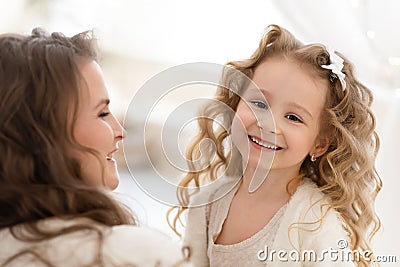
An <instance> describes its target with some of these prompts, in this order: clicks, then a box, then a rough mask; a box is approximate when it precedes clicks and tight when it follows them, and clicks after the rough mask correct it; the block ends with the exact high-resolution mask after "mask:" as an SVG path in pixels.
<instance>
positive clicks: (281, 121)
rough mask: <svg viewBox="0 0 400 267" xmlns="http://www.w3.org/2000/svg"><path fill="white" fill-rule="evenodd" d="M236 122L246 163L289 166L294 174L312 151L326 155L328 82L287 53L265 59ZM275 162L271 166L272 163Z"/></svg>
mask: <svg viewBox="0 0 400 267" xmlns="http://www.w3.org/2000/svg"><path fill="white" fill-rule="evenodd" d="M252 81H253V82H254V84H256V85H257V87H258V88H259V89H257V88H254V86H253V87H251V86H250V87H249V88H248V89H247V90H246V92H245V93H244V95H243V97H242V99H241V100H240V102H239V105H238V107H237V110H236V114H235V117H234V119H233V123H232V139H233V142H234V143H235V145H236V146H237V147H238V149H239V152H240V153H241V154H242V157H243V159H246V158H247V159H248V162H247V164H248V165H247V166H249V167H252V168H256V167H257V166H258V167H262V168H265V169H267V170H271V171H273V170H275V169H286V170H288V171H291V173H293V174H294V175H295V174H296V173H298V172H299V170H300V166H301V164H302V162H303V161H304V159H305V157H306V156H307V155H311V154H313V153H314V154H315V155H316V156H319V155H321V154H323V153H324V152H325V150H326V148H327V142H326V140H324V139H322V138H319V132H320V117H321V113H322V109H323V107H324V104H325V99H326V94H327V89H328V88H329V85H328V84H327V83H326V82H324V81H322V80H320V79H315V78H313V77H312V76H311V75H310V74H309V72H308V69H307V66H301V65H300V64H299V63H297V62H296V61H293V60H290V59H286V58H283V57H280V58H278V57H274V58H271V59H268V60H266V61H264V62H263V63H261V64H260V65H259V66H258V67H257V68H256V69H255V71H254V75H253V78H252ZM271 164H272V165H271Z"/></svg>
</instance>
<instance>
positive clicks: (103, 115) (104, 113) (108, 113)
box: [99, 112, 110, 117]
mask: <svg viewBox="0 0 400 267" xmlns="http://www.w3.org/2000/svg"><path fill="white" fill-rule="evenodd" d="M108 115H110V112H101V113H100V114H99V117H107V116H108Z"/></svg>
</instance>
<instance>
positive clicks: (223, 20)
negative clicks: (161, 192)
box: [0, 0, 400, 266]
mask: <svg viewBox="0 0 400 267" xmlns="http://www.w3.org/2000/svg"><path fill="white" fill-rule="evenodd" d="M399 12H400V1H396V0H382V1H376V0H375V1H374V0H329V1H328V0H327V1H316V0H299V1H291V0H271V1H266V0H254V1H247V2H246V3H244V1H229V0H219V1H211V0H203V1H184V0H181V1H180V0H170V1H161V0H159V1H156V0H148V1H144V0H143V1H139V0H114V1H111V0H85V1H82V0H80V1H78V0H68V1H67V0H13V1H10V0H0V32H20V33H29V32H30V31H31V29H32V28H34V27H36V26H42V27H44V28H46V29H47V30H48V31H61V32H63V33H65V34H66V35H72V34H75V33H77V32H80V31H84V30H87V29H95V33H96V36H97V37H98V39H99V46H100V50H101V54H102V59H101V65H102V67H103V70H104V74H105V77H106V80H107V83H108V85H109V87H110V91H111V98H112V105H111V107H112V109H113V110H114V112H115V113H116V114H117V115H118V116H119V117H120V118H121V119H123V118H124V115H125V112H126V110H127V108H128V105H129V102H130V100H131V99H132V97H133V96H134V95H135V92H136V91H137V90H138V89H139V88H140V87H141V86H142V85H143V84H144V83H145V82H146V80H148V79H149V78H151V77H152V76H154V75H156V74H157V73H159V72H160V71H162V70H164V69H166V68H168V67H172V66H175V65H177V64H183V63H188V62H195V61H201V62H213V63H219V64H224V63H226V62H227V61H228V60H237V59H243V58H247V57H249V56H250V54H251V53H252V52H253V50H254V49H255V48H256V47H257V45H258V42H259V39H260V37H261V35H262V33H263V30H264V28H265V26H267V25H268V24H271V23H274V24H279V25H281V26H284V27H285V28H287V29H288V30H290V31H291V32H292V33H293V34H294V35H295V36H296V37H297V38H298V39H300V40H301V41H303V42H305V43H308V42H318V43H324V44H327V45H329V46H330V47H332V48H334V49H335V50H338V51H340V52H342V53H343V54H345V55H346V57H347V58H349V59H350V60H351V61H352V62H353V63H354V65H355V67H356V71H357V74H358V77H359V79H360V80H361V81H363V82H364V83H365V84H366V85H367V86H369V87H370V88H371V89H372V91H373V93H374V95H375V103H374V106H373V108H374V111H375V113H376V116H377V128H378V133H379V135H380V137H381V150H380V153H379V156H378V162H377V167H378V171H379V173H380V174H381V177H382V180H383V183H384V187H383V190H382V191H381V193H380V195H379V196H378V200H377V205H376V208H377V211H378V213H379V216H380V218H381V220H382V224H383V230H382V231H381V232H380V233H379V234H378V236H377V238H376V239H375V240H376V242H375V248H376V250H377V253H378V254H382V255H396V254H397V258H398V261H400V254H399V251H400V244H399V242H398V240H400V230H399V225H400V218H399V216H398V215H397V212H399V211H400V209H399V208H398V206H397V205H398V203H400V193H399V191H398V189H399V188H400V182H399V178H398V177H397V176H398V175H396V170H395V168H396V167H395V166H397V164H399V163H400V162H399V158H398V151H399V150H400V141H399V139H398V138H397V137H396V136H397V134H399V133H400V123H399V118H400V29H399V25H400V17H399V16H398V13H399ZM190 94H193V91H192V93H190V92H189V95H190ZM196 94H198V95H211V91H210V90H203V91H201V92H200V91H199V92H195V94H194V95H195V96H197V95H196ZM185 97H187V96H185ZM185 97H183V96H181V95H176V96H175V97H169V98H166V100H165V101H164V103H163V105H162V107H161V108H160V109H159V111H158V112H159V114H160V116H161V115H162V114H163V113H164V115H165V113H166V112H168V110H171V108H172V109H173V108H174V106H176V105H177V104H179V103H180V102H182V101H183V100H182V99H183V98H185ZM156 115H157V114H156ZM142 119H143V120H142V121H140V120H139V121H137V120H135V121H130V120H129V118H126V122H127V124H126V127H127V128H128V133H129V132H132V133H134V132H135V130H138V129H142V128H143V125H144V124H143V122H144V120H145V118H142ZM150 126H151V127H153V131H157V129H159V127H160V125H159V121H157V119H155V120H154V121H153V122H152V124H151V125H150ZM126 145H127V149H126V152H127V153H132V156H130V157H133V160H137V161H140V160H141V159H140V158H141V157H143V156H145V154H144V153H143V151H136V150H135V144H126ZM151 149H153V150H152V151H150V153H154V154H157V153H158V152H159V151H157V150H156V148H150V150H151ZM122 163H123V162H122ZM121 165H122V166H121V176H122V177H121V185H120V187H119V188H118V191H119V192H122V193H124V194H126V195H127V196H129V198H130V200H129V201H130V204H132V206H133V207H134V209H135V210H136V211H137V213H138V214H139V217H140V218H141V219H142V222H143V224H145V225H146V224H147V225H149V226H151V227H156V228H158V229H160V230H162V231H164V232H167V233H169V234H171V235H172V232H171V231H170V230H169V228H168V226H167V224H166V221H165V212H166V210H167V209H168V206H166V205H163V204H161V203H159V202H158V201H156V200H154V199H153V198H151V197H149V196H148V195H147V194H145V193H143V192H142V190H140V189H139V188H138V187H137V185H136V184H135V182H134V180H133V179H132V178H131V176H130V174H129V172H128V171H127V169H126V168H124V166H123V165H124V164H121ZM138 172H139V173H140V175H143V176H144V177H145V176H146V175H148V176H149V173H148V172H147V170H146V168H145V166H144V167H143V169H141V170H138ZM148 178H149V179H152V177H148ZM396 207H397V208H396ZM394 265H395V264H393V266H394Z"/></svg>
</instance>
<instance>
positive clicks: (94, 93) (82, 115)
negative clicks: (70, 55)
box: [74, 61, 124, 189]
mask: <svg viewBox="0 0 400 267" xmlns="http://www.w3.org/2000/svg"><path fill="white" fill-rule="evenodd" d="M79 69H80V72H81V74H82V76H83V78H84V80H85V81H86V86H85V85H83V86H81V88H84V89H81V92H80V106H79V108H78V114H77V120H76V122H75V129H74V136H75V139H76V141H77V142H78V143H79V144H80V145H83V146H85V147H88V148H91V149H94V150H96V151H97V152H98V153H99V155H100V158H97V157H96V156H95V155H93V154H91V153H87V152H82V151H77V152H76V154H75V153H74V154H75V156H76V157H77V158H78V159H79V160H80V163H81V167H82V173H83V176H84V177H85V178H86V179H87V183H88V184H91V185H103V186H105V187H107V188H109V189H115V188H116V187H117V186H118V183H119V175H118V170H117V163H116V161H115V160H114V159H113V154H114V153H115V152H117V150H118V142H119V141H120V140H121V139H122V138H123V135H124V130H123V128H122V126H121V124H120V123H119V122H118V121H117V119H116V118H115V117H114V115H113V114H112V113H111V112H110V109H109V102H110V99H109V95H108V91H107V88H106V85H105V83H104V79H103V73H102V71H101V68H100V66H99V65H98V64H97V63H96V62H95V61H90V62H85V63H84V64H81V65H80V68H79ZM103 166H104V168H105V169H104V172H102V167H103Z"/></svg>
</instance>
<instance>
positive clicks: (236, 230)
mask: <svg viewBox="0 0 400 267" xmlns="http://www.w3.org/2000/svg"><path fill="white" fill-rule="evenodd" d="M237 72H240V73H242V74H244V75H246V76H247V77H248V78H249V79H251V81H250V82H248V81H245V80H243V79H238V78H237V77H238V76H240V75H237ZM232 88H233V89H232ZM235 88H237V89H235ZM215 99H216V100H217V101H213V103H212V104H210V105H209V106H207V107H206V108H205V109H204V112H203V114H202V115H201V116H200V118H199V127H200V130H201V131H200V134H199V135H198V136H197V138H196V139H195V140H194V142H193V143H192V144H191V146H190V147H189V150H188V158H189V160H190V164H189V166H190V168H191V169H190V170H191V172H190V173H188V175H187V176H186V177H185V178H184V179H183V180H182V181H181V184H180V185H181V186H182V187H181V189H180V190H179V194H178V195H179V197H180V202H181V204H182V208H180V210H179V212H178V216H177V217H176V218H175V221H174V224H173V225H174V228H175V230H176V222H177V219H178V218H179V216H180V215H181V214H182V212H183V211H184V210H185V209H187V208H188V206H189V202H190V208H189V212H188V218H187V225H186V230H185V235H184V244H185V245H187V246H189V247H190V248H191V251H192V253H191V255H192V256H193V261H194V264H195V266H197V267H199V266H266V265H268V266H331V265H332V266H354V265H355V264H356V265H358V266H367V265H369V264H370V261H372V260H373V259H374V257H373V254H372V252H371V251H370V249H371V245H370V239H371V237H372V236H373V235H374V234H375V233H376V231H377V230H378V229H379V228H380V221H379V219H378V217H377V215H376V213H375V211H374V201H375V198H376V196H377V194H378V192H379V191H380V189H381V186H382V185H381V180H380V178H379V176H378V174H377V173H376V170H375V167H374V162H375V157H376V154H377V151H378V148H379V139H378V136H377V134H376V132H375V130H374V129H375V118H374V115H373V114H372V112H371V109H370V106H371V102H372V94H371V92H370V90H369V89H368V88H366V87H365V86H364V85H362V84H361V83H360V82H359V81H358V80H357V79H356V78H355V76H354V71H353V66H352V65H351V63H350V62H349V61H348V60H347V59H345V58H344V57H343V56H342V55H341V54H339V53H337V52H334V51H333V50H329V49H327V48H326V47H325V46H324V45H320V44H309V45H304V44H302V43H301V42H299V41H298V40H297V39H295V38H294V37H293V36H292V35H291V34H290V33H289V32H288V31H287V30H285V29H283V28H281V27H279V26H277V25H271V26H269V27H268V29H267V31H266V34H265V35H264V37H263V38H262V40H261V42H260V45H259V47H258V49H257V50H256V51H255V52H254V54H253V55H252V56H251V57H250V58H249V59H248V60H244V61H238V62H230V63H228V64H227V65H226V68H225V72H224V75H223V79H222V85H221V86H220V87H219V89H218V91H217V94H216V97H215ZM221 103H222V104H221ZM229 109H231V110H233V112H232V113H233V115H232V116H231V115H230V112H229ZM210 118H212V119H210ZM216 118H218V120H219V121H222V124H223V125H230V127H229V128H228V129H223V128H221V127H217V126H216V125H215V122H214V121H213V119H216ZM205 139H208V140H213V141H214V144H215V146H209V147H208V148H209V149H208V150H207V146H204V145H201V146H200V143H201V142H202V141H203V140H205ZM230 140H231V141H232V143H233V145H232V146H231V147H230V146H229V144H230V142H229V141H230ZM206 155H207V156H209V157H207V156H206ZM236 160H240V161H241V163H240V162H238V161H236ZM221 174H222V175H221ZM215 180H217V181H216V182H213V181H215ZM210 182H212V183H210ZM205 184H208V185H209V186H203V185H205ZM189 187H192V189H193V187H194V189H195V191H200V192H198V193H196V192H194V193H189V189H190V188H189ZM200 187H201V188H200ZM193 194H194V196H193ZM191 196H193V198H191Z"/></svg>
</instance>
